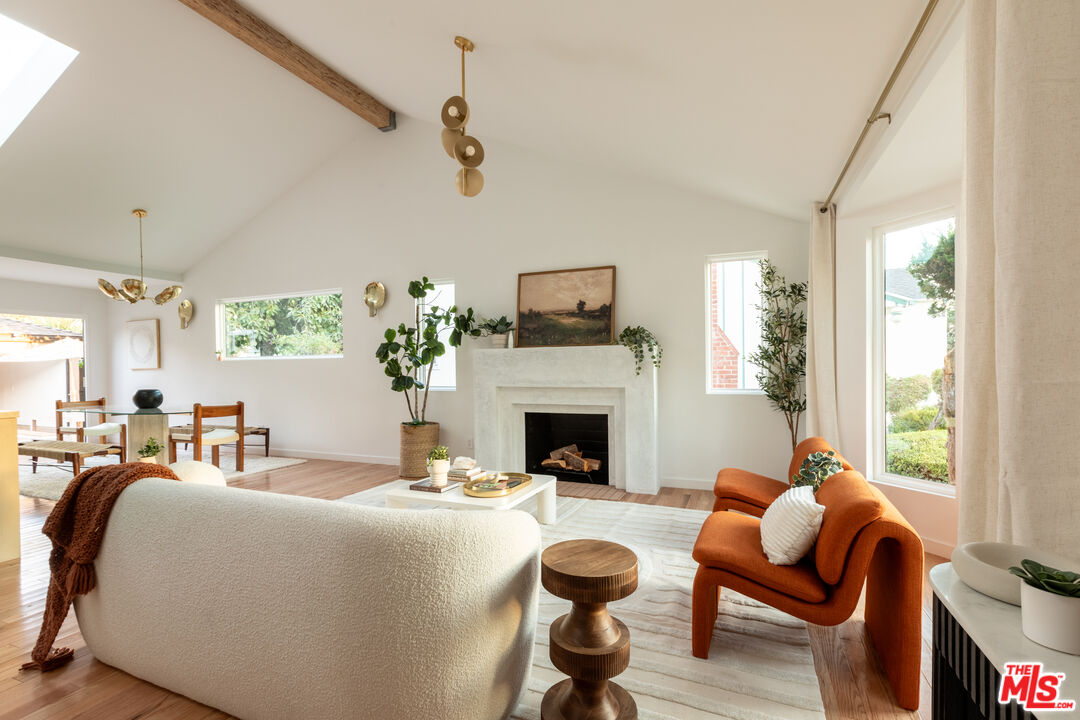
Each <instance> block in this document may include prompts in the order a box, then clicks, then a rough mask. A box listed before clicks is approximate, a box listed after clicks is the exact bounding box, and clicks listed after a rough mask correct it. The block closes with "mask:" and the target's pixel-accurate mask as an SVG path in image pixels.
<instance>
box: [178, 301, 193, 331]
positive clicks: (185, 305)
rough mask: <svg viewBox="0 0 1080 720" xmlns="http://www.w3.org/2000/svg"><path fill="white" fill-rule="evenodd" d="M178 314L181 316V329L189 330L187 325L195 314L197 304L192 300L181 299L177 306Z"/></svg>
mask: <svg viewBox="0 0 1080 720" xmlns="http://www.w3.org/2000/svg"><path fill="white" fill-rule="evenodd" d="M176 314H177V315H179V316H180V329H181V330H187V326H188V325H190V324H191V318H192V317H193V316H194V315H195V306H194V305H192V304H191V301H190V300H181V301H180V304H179V305H178V306H177V307H176Z"/></svg>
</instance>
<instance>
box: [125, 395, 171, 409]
mask: <svg viewBox="0 0 1080 720" xmlns="http://www.w3.org/2000/svg"><path fill="white" fill-rule="evenodd" d="M164 400H165V398H164V396H162V394H161V391H160V390H136V391H135V394H134V395H132V396H131V401H132V402H133V403H135V407H137V408H139V409H140V410H150V409H151V408H156V407H161V403H162V402H163V401H164Z"/></svg>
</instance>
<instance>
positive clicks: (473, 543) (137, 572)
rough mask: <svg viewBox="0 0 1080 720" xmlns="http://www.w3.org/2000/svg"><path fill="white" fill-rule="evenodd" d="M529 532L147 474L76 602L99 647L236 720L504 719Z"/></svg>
mask: <svg viewBox="0 0 1080 720" xmlns="http://www.w3.org/2000/svg"><path fill="white" fill-rule="evenodd" d="M539 554H540V532H539V528H538V526H537V524H536V521H535V520H534V519H533V518H532V517H531V516H530V515H527V514H525V513H522V512H517V511H500V512H492V513H483V512H455V511H450V510H426V511H423V510H388V509H383V508H369V507H360V506H356V505H349V504H346V503H340V502H330V501H325V500H313V499H310V498H301V497H294V496H288V495H278V494H273V493H267V492H256V491H250V490H239V489H236V488H224V487H211V486H204V485H191V484H188V483H178V482H176V481H172V480H163V479H159V478H147V479H145V480H140V481H139V482H137V483H135V484H134V485H132V486H130V487H129V488H127V489H126V490H125V491H124V492H123V494H122V495H121V496H120V498H119V500H118V501H117V503H116V505H115V507H114V509H113V512H112V515H111V517H110V519H109V525H108V528H107V530H106V532H105V539H104V542H103V544H102V547H101V551H100V553H99V555H98V557H97V560H96V561H95V563H94V567H95V571H96V574H97V586H96V587H95V589H94V590H93V591H91V592H90V593H89V594H88V595H85V596H83V597H80V598H78V599H77V600H76V602H75V610H76V613H77V615H78V620H79V627H80V628H81V630H82V634H83V637H84V638H85V639H86V643H87V645H88V646H89V648H90V651H91V652H92V653H93V654H94V656H95V657H96V658H98V659H99V660H101V661H102V662H104V663H107V664H109V665H113V666H115V667H118V668H120V669H121V670H124V671H126V672H129V673H131V674H132V675H136V676H138V677H140V678H143V679H145V680H148V681H149V682H152V683H155V684H157V685H160V686H162V687H165V688H168V689H169V690H173V691H175V692H178V693H181V694H183V695H186V696H188V697H190V698H193V699H195V700H198V701H199V702H202V703H206V704H207V705H211V706H213V707H216V708H219V709H221V710H224V711H225V712H228V713H230V714H232V715H235V716H237V717H239V718H244V719H245V720H263V719H268V718H282V719H284V718H288V719H290V720H297V719H303V720H324V719H333V718H373V719H376V718H377V719H378V720H397V719H400V720H416V719H418V718H438V719H439V720H456V719H460V720H484V719H486V718H491V719H493V720H494V719H496V718H504V717H506V716H507V715H508V714H509V713H510V712H511V711H512V710H513V709H514V707H515V706H516V704H517V701H518V698H519V696H520V694H521V692H522V690H523V688H524V685H525V682H526V679H527V676H528V672H529V667H530V664H531V658H532V649H533V636H534V634H535V630H536V610H537V600H538V592H539V589H538V588H539Z"/></svg>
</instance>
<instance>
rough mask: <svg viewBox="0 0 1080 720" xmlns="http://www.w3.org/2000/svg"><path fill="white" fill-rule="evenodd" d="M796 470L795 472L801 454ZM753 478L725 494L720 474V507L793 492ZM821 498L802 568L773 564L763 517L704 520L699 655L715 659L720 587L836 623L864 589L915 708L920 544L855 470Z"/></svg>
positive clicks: (889, 664) (890, 671)
mask: <svg viewBox="0 0 1080 720" xmlns="http://www.w3.org/2000/svg"><path fill="white" fill-rule="evenodd" d="M807 443H809V441H805V442H804V443H803V444H801V445H800V446H799V448H802V447H803V445H806V444H807ZM811 445H812V444H811ZM811 452H812V451H811ZM807 454H808V453H807ZM796 455H798V449H797V452H796ZM803 458H805V455H803ZM801 462H802V458H800V459H799V463H801ZM792 464H793V465H794V466H795V468H796V470H797V467H798V466H797V465H796V464H795V458H792ZM724 472H725V471H721V474H722V475H723V474H724ZM792 472H793V473H794V471H792ZM746 476H747V477H750V481H749V484H748V486H747V487H746V488H744V489H742V490H740V489H738V488H734V487H732V486H731V485H730V482H729V481H730V480H731V479H732V477H733V475H732V474H731V473H730V472H729V474H728V475H727V476H726V478H725V484H724V487H723V488H721V479H720V478H718V479H717V488H718V490H721V489H722V490H723V496H721V494H720V493H719V492H718V493H717V504H718V505H720V504H723V505H726V506H728V507H731V509H736V510H742V511H744V512H749V511H751V510H758V512H754V513H753V514H755V515H761V514H762V513H763V512H764V509H765V508H767V507H768V505H769V503H771V502H772V499H775V497H777V496H779V494H780V493H781V492H783V491H784V489H786V488H787V487H788V486H787V484H786V483H778V482H777V481H775V480H772V479H770V478H765V477H762V476H760V475H753V474H752V473H747V474H746ZM765 481H768V483H775V484H776V485H770V484H768V483H766V482H765ZM780 485H782V486H783V487H778V486H780ZM737 491H739V492H742V495H741V496H740V495H736V494H735V493H736V492H737ZM770 496H771V497H770ZM759 502H761V503H763V504H762V505H760V506H759V505H758V503H759ZM817 502H818V503H820V504H822V505H824V506H825V513H824V515H823V517H822V523H821V532H820V534H819V535H818V541H817V545H816V546H815V547H814V548H813V549H811V551H810V553H809V554H808V555H807V556H806V557H805V558H803V559H802V560H801V561H800V562H799V563H798V564H796V565H773V564H772V563H770V562H769V561H768V559H767V558H766V557H765V553H764V551H763V550H762V548H761V530H760V523H761V521H760V519H759V518H757V517H750V516H747V515H743V514H739V513H734V512H722V511H721V512H714V513H713V514H712V515H710V516H709V517H708V519H706V521H705V524H704V525H703V526H702V528H701V533H700V534H699V535H698V539H697V542H696V543H695V545H694V559H695V560H696V561H697V562H698V571H697V575H696V576H695V578H694V590H693V600H692V604H693V653H694V656H695V657H699V658H707V657H708V656H709V645H710V643H711V641H712V633H713V626H714V625H715V623H716V617H717V609H718V604H719V599H720V588H721V587H727V588H731V589H732V590H735V591H737V592H740V593H742V594H743V595H747V596H749V597H752V598H754V599H756V600H759V601H760V602H763V603H766V604H768V605H771V606H772V607H775V608H776V609H778V610H781V611H783V612H786V613H788V614H790V615H794V616H795V617H798V618H801V619H803V620H805V621H807V622H811V623H815V624H817V625H838V624H840V623H842V622H844V621H845V620H847V619H848V618H849V617H851V614H852V613H853V612H854V611H855V608H856V606H857V605H858V602H859V597H860V595H861V594H862V590H863V585H864V584H865V586H866V606H865V612H864V615H865V619H866V626H867V629H868V630H869V632H870V636H871V638H872V639H873V642H874V646H875V647H876V648H877V651H878V654H879V656H880V657H881V661H882V665H883V666H884V668H885V674H886V676H887V677H888V678H889V682H890V684H891V685H892V687H893V691H894V692H895V693H896V699H897V702H898V703H899V704H900V705H901V706H902V707H904V708H907V709H909V710H915V709H917V708H918V707H919V664H920V660H921V653H922V635H921V625H922V579H923V546H922V540H921V539H920V538H919V535H918V533H916V532H915V530H914V529H913V528H912V527H911V525H909V524H908V522H907V521H906V520H905V519H904V517H903V516H902V515H901V514H900V513H899V511H897V509H896V508H895V507H893V505H892V503H891V502H889V500H888V498H886V497H885V496H884V495H883V494H882V493H881V491H880V490H878V489H877V488H875V487H873V486H872V485H870V483H868V482H867V481H866V479H865V478H863V476H862V475H861V474H859V473H858V472H856V471H854V470H848V471H844V472H840V473H837V474H836V475H833V476H832V477H830V478H829V479H827V480H826V481H825V482H824V483H822V485H821V488H820V489H819V490H818V492H817Z"/></svg>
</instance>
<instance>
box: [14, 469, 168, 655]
mask: <svg viewBox="0 0 1080 720" xmlns="http://www.w3.org/2000/svg"><path fill="white" fill-rule="evenodd" d="M146 477H160V478H166V479H169V480H179V479H180V478H178V477H176V475H175V474H174V473H173V471H172V470H170V469H169V468H167V467H164V466H162V465H152V464H149V463H123V464H120V465H103V466H101V467H95V468H91V469H89V470H87V471H86V472H83V473H80V474H79V476H78V477H76V478H75V479H74V480H72V481H71V484H69V485H68V486H67V490H65V491H64V494H63V496H62V497H61V498H60V499H59V500H58V501H57V502H56V507H54V508H53V511H52V512H51V513H49V517H48V519H47V520H45V525H44V527H42V528H41V532H42V533H44V534H45V535H47V536H48V537H49V539H50V540H52V544H53V549H52V555H50V556H49V571H50V573H51V576H50V578H49V593H48V595H47V597H46V599H45V617H44V618H43V619H42V621H41V632H40V633H38V639H37V644H36V645H34V650H33V652H32V653H31V654H30V658H31V661H30V662H28V663H26V664H25V665H23V666H22V668H21V669H23V670H41V671H42V672H45V671H47V670H54V669H55V668H58V667H60V666H61V665H63V664H65V663H67V662H68V661H70V660H71V658H72V657H73V655H74V651H73V650H72V649H71V648H55V649H54V648H53V647H52V644H53V641H54V640H56V634H57V633H58V632H60V626H61V625H63V624H64V618H66V617H67V613H68V608H69V607H71V601H72V600H73V599H74V598H75V596H76V595H85V594H86V593H88V592H90V591H91V590H93V589H94V558H96V557H97V554H98V549H99V548H100V547H101V539H102V538H103V537H104V535H105V526H106V525H107V524H108V522H109V513H111V512H112V508H113V504H114V503H115V502H116V499H117V498H118V497H120V493H121V492H122V491H123V490H124V488H126V487H127V486H128V485H130V484H131V483H133V482H135V481H136V480H142V479H143V478H146Z"/></svg>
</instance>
